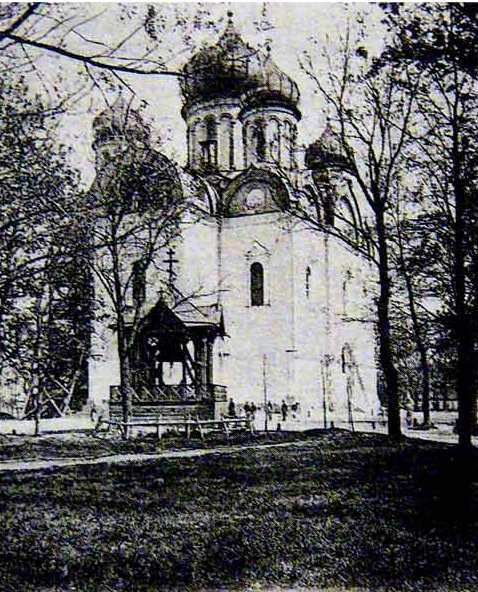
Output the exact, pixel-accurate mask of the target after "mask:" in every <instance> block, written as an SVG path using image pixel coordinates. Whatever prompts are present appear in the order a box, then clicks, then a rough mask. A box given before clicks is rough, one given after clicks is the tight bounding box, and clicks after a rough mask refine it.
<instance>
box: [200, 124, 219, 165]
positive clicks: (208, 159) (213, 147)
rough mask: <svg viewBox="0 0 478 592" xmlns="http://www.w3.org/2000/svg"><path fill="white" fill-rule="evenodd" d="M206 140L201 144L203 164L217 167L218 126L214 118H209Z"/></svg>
mask: <svg viewBox="0 0 478 592" xmlns="http://www.w3.org/2000/svg"><path fill="white" fill-rule="evenodd" d="M205 125H206V139H205V140H204V141H203V142H201V146H202V157H203V163H204V164H205V165H206V166H211V167H215V166H217V124H216V121H215V120H214V117H207V118H206V120H205Z"/></svg>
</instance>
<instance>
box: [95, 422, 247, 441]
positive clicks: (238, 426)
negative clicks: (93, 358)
mask: <svg viewBox="0 0 478 592" xmlns="http://www.w3.org/2000/svg"><path fill="white" fill-rule="evenodd" d="M148 427H150V428H154V429H155V431H156V435H157V438H158V440H160V439H161V438H162V436H163V435H165V434H166V433H168V432H172V433H182V434H184V435H185V436H186V438H188V439H189V438H191V437H192V436H193V434H194V433H197V434H198V435H199V437H200V438H201V440H203V439H204V436H205V435H206V434H208V433H212V432H221V433H223V434H224V435H225V436H226V438H229V436H230V434H231V432H235V431H247V432H249V433H250V434H254V421H253V420H252V419H251V418H249V417H235V418H226V417H221V419H205V420H204V419H199V418H195V419H193V418H191V417H188V418H185V419H182V420H175V419H165V418H161V417H158V418H157V419H154V420H148V421H144V420H143V421H141V420H140V421H138V420H135V421H129V422H127V423H125V422H123V421H117V420H109V419H103V418H102V417H100V418H99V419H98V422H97V424H96V427H95V430H94V431H95V433H98V432H101V431H102V428H103V429H106V430H107V431H110V430H118V431H119V432H120V433H121V434H122V435H124V436H127V435H128V434H129V433H130V428H148Z"/></svg>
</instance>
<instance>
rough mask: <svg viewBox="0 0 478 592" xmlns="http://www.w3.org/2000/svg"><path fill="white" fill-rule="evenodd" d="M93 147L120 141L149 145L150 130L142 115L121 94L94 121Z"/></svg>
mask: <svg viewBox="0 0 478 592" xmlns="http://www.w3.org/2000/svg"><path fill="white" fill-rule="evenodd" d="M93 134H94V141H93V147H96V146H98V145H100V144H104V143H106V142H110V141H113V140H118V139H128V140H130V141H134V142H141V143H143V144H149V140H150V129H149V126H148V125H147V124H146V123H145V122H144V121H143V118H142V117H141V115H140V113H139V112H138V111H136V110H135V109H133V108H132V107H131V104H130V103H128V102H127V101H126V100H125V99H124V97H123V96H122V95H121V94H120V95H118V97H117V98H116V100H115V101H114V103H113V104H112V105H111V106H110V107H108V108H107V109H105V110H104V111H102V112H101V113H100V114H99V115H97V116H96V117H95V118H94V120H93Z"/></svg>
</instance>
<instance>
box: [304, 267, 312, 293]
mask: <svg viewBox="0 0 478 592" xmlns="http://www.w3.org/2000/svg"><path fill="white" fill-rule="evenodd" d="M311 275H312V271H311V269H310V267H307V269H306V270H305V297H306V298H307V300H308V299H309V297H310V277H311Z"/></svg>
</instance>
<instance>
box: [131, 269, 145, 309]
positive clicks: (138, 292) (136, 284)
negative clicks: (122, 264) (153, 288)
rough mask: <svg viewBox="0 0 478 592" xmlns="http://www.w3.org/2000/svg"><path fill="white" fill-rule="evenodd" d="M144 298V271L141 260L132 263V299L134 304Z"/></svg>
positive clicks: (137, 303)
mask: <svg viewBox="0 0 478 592" xmlns="http://www.w3.org/2000/svg"><path fill="white" fill-rule="evenodd" d="M145 299H146V273H145V269H144V266H143V264H142V262H141V261H135V262H134V263H133V301H134V303H135V304H136V305H139V304H142V303H143V302H144V301H145Z"/></svg>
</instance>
